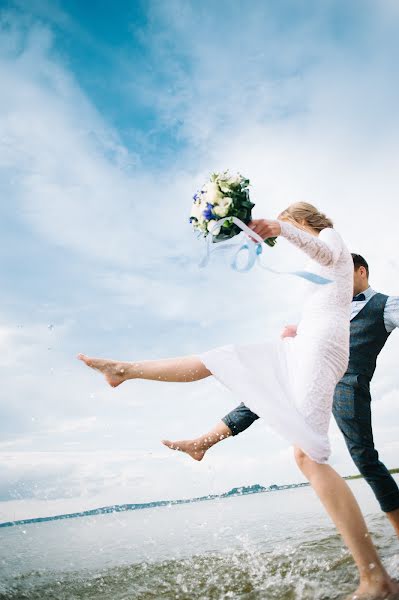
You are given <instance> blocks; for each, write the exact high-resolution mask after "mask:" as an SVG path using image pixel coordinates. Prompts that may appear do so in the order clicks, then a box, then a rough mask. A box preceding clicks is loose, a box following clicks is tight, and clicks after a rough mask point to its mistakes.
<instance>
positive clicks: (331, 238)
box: [279, 221, 342, 267]
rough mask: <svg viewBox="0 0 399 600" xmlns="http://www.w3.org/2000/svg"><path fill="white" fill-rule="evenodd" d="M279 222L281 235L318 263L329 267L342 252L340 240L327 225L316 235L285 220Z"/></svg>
mask: <svg viewBox="0 0 399 600" xmlns="http://www.w3.org/2000/svg"><path fill="white" fill-rule="evenodd" d="M279 223H280V226H281V235H282V236H283V237H285V239H287V240H288V241H289V242H291V244H294V246H297V247H298V248H299V249H300V250H302V251H303V252H305V254H307V255H308V256H310V258H312V259H313V260H315V261H316V262H318V263H319V264H320V265H323V266H325V267H329V266H332V265H333V264H335V263H336V262H337V260H338V259H339V257H340V255H341V252H342V240H341V238H340V236H339V234H338V233H337V232H336V231H334V229H332V228H330V227H328V228H326V229H323V230H322V231H321V232H320V234H319V236H316V235H312V234H311V233H308V232H307V231H303V229H299V228H298V227H295V225H291V223H287V222H286V221H279Z"/></svg>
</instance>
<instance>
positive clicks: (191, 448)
mask: <svg viewBox="0 0 399 600" xmlns="http://www.w3.org/2000/svg"><path fill="white" fill-rule="evenodd" d="M162 443H163V445H164V446H167V447H168V448H170V449H171V450H180V452H185V453H186V454H188V455H189V456H191V458H193V459H194V460H198V461H200V460H202V459H203V458H204V456H205V452H206V450H204V449H201V447H200V445H199V444H198V442H196V441H195V440H180V441H179V442H170V441H169V440H162Z"/></svg>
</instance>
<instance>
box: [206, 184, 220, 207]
mask: <svg viewBox="0 0 399 600" xmlns="http://www.w3.org/2000/svg"><path fill="white" fill-rule="evenodd" d="M204 191H205V192H206V196H205V198H206V201H207V202H209V203H210V204H215V202H217V201H218V199H219V198H221V197H222V193H221V191H220V189H219V186H218V184H217V183H215V182H214V181H210V182H209V183H206V184H205V186H204Z"/></svg>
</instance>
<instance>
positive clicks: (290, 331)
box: [281, 325, 297, 339]
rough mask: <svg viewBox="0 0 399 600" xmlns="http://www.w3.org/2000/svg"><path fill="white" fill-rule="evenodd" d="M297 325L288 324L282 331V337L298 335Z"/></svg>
mask: <svg viewBox="0 0 399 600" xmlns="http://www.w3.org/2000/svg"><path fill="white" fill-rule="evenodd" d="M296 330H297V326H296V325H286V326H285V327H284V329H283V331H282V332H281V338H282V339H284V338H286V337H295V336H296Z"/></svg>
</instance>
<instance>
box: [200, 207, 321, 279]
mask: <svg viewBox="0 0 399 600" xmlns="http://www.w3.org/2000/svg"><path fill="white" fill-rule="evenodd" d="M225 221H232V222H233V223H235V224H236V225H238V227H239V228H240V229H241V230H242V231H243V232H244V233H245V234H246V235H247V239H246V240H245V242H244V243H243V244H241V245H240V246H239V248H238V250H237V251H236V253H235V254H234V256H233V259H232V261H231V267H232V268H233V269H234V270H235V271H238V272H239V273H246V272H248V271H250V270H251V269H252V268H253V266H254V265H255V264H258V265H259V266H260V267H261V268H262V269H265V270H266V271H269V272H271V273H275V274H276V275H294V276H295V277H301V278H302V279H306V280H307V281H311V282H312V283H315V284H317V285H326V284H328V283H332V280H331V279H326V277H322V276H321V275H317V274H316V273H311V272H310V271H278V270H277V269H272V268H271V267H266V265H264V264H262V262H261V260H260V257H261V254H262V251H263V246H264V245H266V244H265V242H264V240H263V239H262V238H261V237H260V235H258V234H257V233H255V231H252V229H250V228H249V227H248V226H247V225H245V223H244V222H243V221H241V220H240V219H237V217H225V218H223V219H219V220H218V221H217V223H215V225H214V227H213V228H212V230H211V231H210V232H209V234H208V236H207V240H206V251H205V255H204V257H203V259H202V260H201V262H200V264H199V266H200V268H204V267H206V266H207V264H208V263H209V260H210V257H211V254H212V253H213V252H215V250H225V249H228V248H234V246H237V244H227V245H226V244H225V243H223V242H219V243H218V244H217V245H216V246H215V248H214V249H213V250H211V244H212V243H213V235H214V234H213V232H214V231H216V230H219V229H220V227H221V226H222V225H223V223H224V222H225ZM254 239H255V240H256V241H254ZM242 252H246V253H247V261H246V263H245V264H244V265H243V266H239V264H238V257H239V256H240V254H241V253H242Z"/></svg>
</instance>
